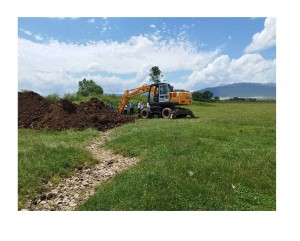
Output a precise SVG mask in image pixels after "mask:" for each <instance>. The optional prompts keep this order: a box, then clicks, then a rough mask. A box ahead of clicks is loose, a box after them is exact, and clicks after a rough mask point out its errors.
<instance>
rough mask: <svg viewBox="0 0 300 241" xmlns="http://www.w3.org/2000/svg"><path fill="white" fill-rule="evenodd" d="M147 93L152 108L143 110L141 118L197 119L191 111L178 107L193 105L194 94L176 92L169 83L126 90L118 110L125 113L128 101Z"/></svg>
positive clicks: (184, 91) (182, 91)
mask: <svg viewBox="0 0 300 241" xmlns="http://www.w3.org/2000/svg"><path fill="white" fill-rule="evenodd" d="M144 93H147V102H148V103H149V106H150V108H145V109H142V110H141V113H140V117H141V118H144V119H146V118H151V117H153V116H157V117H163V118H180V117H187V116H190V117H195V116H194V114H193V112H192V111H191V110H189V109H185V108H182V107H177V106H178V105H191V104H192V94H191V92H189V91H186V90H175V89H174V87H173V86H171V85H170V84H168V83H154V84H151V85H143V86H140V87H137V88H134V89H130V90H125V91H124V94H123V96H122V98H121V100H120V104H119V106H118V110H119V112H120V113H122V112H123V110H124V107H125V105H126V103H127V102H128V100H129V99H130V98H132V97H135V96H138V95H141V94H144Z"/></svg>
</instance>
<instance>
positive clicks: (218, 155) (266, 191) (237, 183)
mask: <svg viewBox="0 0 300 241" xmlns="http://www.w3.org/2000/svg"><path fill="white" fill-rule="evenodd" d="M191 109H192V110H193V111H194V114H195V115H196V116H197V117H199V118H197V119H178V120H165V119H151V120H140V121H138V122H137V123H135V124H129V125H125V126H122V127H120V128H118V129H115V130H114V132H113V139H112V140H111V142H110V143H108V146H109V147H110V148H113V149H114V150H115V151H117V152H120V153H123V154H124V155H128V156H140V159H141V162H140V163H139V164H138V165H137V166H135V167H133V168H131V169H130V170H128V171H126V172H124V173H123V174H121V175H119V176H117V177H115V178H114V180H113V181H111V182H109V183H106V184H104V185H101V186H100V188H99V190H98V192H97V193H96V194H95V195H94V196H92V197H91V198H90V199H89V200H88V201H87V202H86V203H85V204H83V205H82V206H80V207H79V210H275V209H276V162H275V159H276V130H275V122H276V121H275V116H276V115H275V109H276V108H275V103H274V102H270V103H264V102H257V103H225V104H222V103H215V104H199V103H197V102H194V104H193V106H191Z"/></svg>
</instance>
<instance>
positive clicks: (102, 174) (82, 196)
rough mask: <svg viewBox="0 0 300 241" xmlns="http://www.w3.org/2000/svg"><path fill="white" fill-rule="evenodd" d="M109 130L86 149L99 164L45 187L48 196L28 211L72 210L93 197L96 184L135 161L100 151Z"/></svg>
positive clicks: (45, 195)
mask: <svg viewBox="0 0 300 241" xmlns="http://www.w3.org/2000/svg"><path fill="white" fill-rule="evenodd" d="M109 134H110V131H107V132H103V133H101V136H100V137H98V138H96V139H95V140H94V141H93V142H92V143H91V144H90V145H89V146H88V147H87V149H88V150H89V151H91V152H92V154H93V155H94V157H95V158H97V159H99V161H100V163H99V164H96V165H93V166H91V167H89V168H87V169H81V170H76V174H75V175H74V176H71V177H68V178H64V179H62V180H61V182H60V184H59V185H58V186H53V184H51V183H49V184H47V190H50V191H49V192H48V193H46V194H43V195H41V196H39V197H38V198H37V199H35V200H32V201H31V202H30V203H28V209H27V210H31V211H56V210H65V211H70V210H74V209H75V207H76V206H77V205H79V204H81V203H83V202H84V201H85V200H87V199H88V198H89V197H90V196H91V195H93V194H94V193H95V191H96V189H97V186H99V184H100V183H103V182H106V181H109V180H110V179H112V178H113V177H114V176H115V175H117V174H118V173H120V172H121V171H123V170H125V169H127V168H128V167H130V166H132V165H134V164H136V163H137V162H138V159H137V158H129V157H124V156H121V155H118V154H115V153H113V152H112V151H110V150H105V149H104V148H103V143H104V142H105V141H107V140H108V139H109Z"/></svg>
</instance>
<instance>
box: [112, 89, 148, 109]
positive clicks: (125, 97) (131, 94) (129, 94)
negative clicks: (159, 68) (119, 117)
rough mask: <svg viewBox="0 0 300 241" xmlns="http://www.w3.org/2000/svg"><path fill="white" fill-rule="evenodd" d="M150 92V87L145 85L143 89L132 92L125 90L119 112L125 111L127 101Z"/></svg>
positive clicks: (132, 90)
mask: <svg viewBox="0 0 300 241" xmlns="http://www.w3.org/2000/svg"><path fill="white" fill-rule="evenodd" d="M149 90H150V85H143V86H141V87H138V88H134V89H131V90H125V91H124V94H123V96H122V98H121V100H120V104H119V107H118V109H119V112H120V113H121V112H122V111H123V109H124V106H125V105H126V103H127V101H128V100H129V99H130V98H132V97H135V96H138V95H141V94H144V93H146V92H148V91H149Z"/></svg>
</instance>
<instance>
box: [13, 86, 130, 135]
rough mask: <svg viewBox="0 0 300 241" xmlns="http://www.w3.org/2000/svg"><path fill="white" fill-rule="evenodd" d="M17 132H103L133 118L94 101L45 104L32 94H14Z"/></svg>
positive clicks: (42, 99)
mask: <svg viewBox="0 0 300 241" xmlns="http://www.w3.org/2000/svg"><path fill="white" fill-rule="evenodd" d="M18 97H19V100H18V105H19V109H18V112H19V116H18V119H19V120H18V126H19V128H30V129H47V130H56V131H60V130H64V129H70V128H72V129H76V130H83V129H85V128H88V127H90V128H94V129H97V130H101V131H105V130H108V129H111V128H113V127H115V126H120V125H122V124H125V123H129V122H134V118H132V117H129V116H124V115H121V114H119V113H118V112H117V111H112V110H110V109H109V107H108V106H107V105H105V104H104V103H103V102H102V101H99V100H98V99H97V98H92V99H91V100H90V101H88V102H85V103H80V104H79V105H76V104H73V103H72V102H70V101H68V100H60V101H58V102H49V101H48V100H47V99H45V98H44V97H42V96H40V95H39V94H37V93H34V92H19V93H18Z"/></svg>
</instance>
